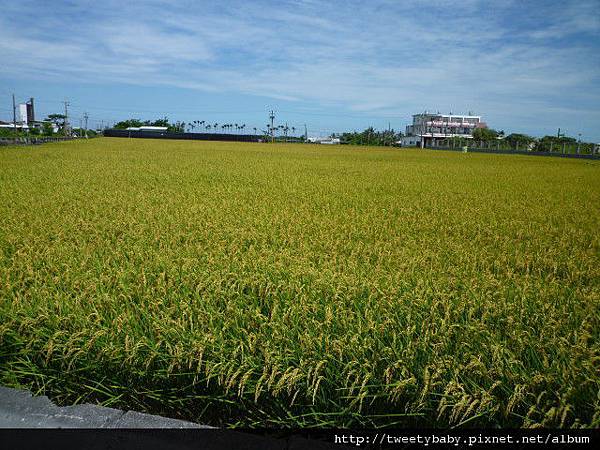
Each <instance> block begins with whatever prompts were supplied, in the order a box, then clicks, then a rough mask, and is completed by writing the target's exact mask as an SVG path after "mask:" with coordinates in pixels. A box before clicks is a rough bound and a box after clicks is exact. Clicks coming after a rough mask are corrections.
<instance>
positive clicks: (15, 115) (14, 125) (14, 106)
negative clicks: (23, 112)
mask: <svg viewBox="0 0 600 450" xmlns="http://www.w3.org/2000/svg"><path fill="white" fill-rule="evenodd" d="M12 98H13V130H14V131H15V137H16V136H17V105H16V104H15V94H13V95H12Z"/></svg>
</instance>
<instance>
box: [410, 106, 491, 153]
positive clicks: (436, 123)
mask: <svg viewBox="0 0 600 450" xmlns="http://www.w3.org/2000/svg"><path fill="white" fill-rule="evenodd" d="M475 128H487V125H486V124H485V122H482V121H481V116H472V115H457V114H439V113H438V114H430V113H427V112H424V113H422V114H415V115H413V123H412V125H408V126H407V127H406V135H405V136H402V138H401V140H400V143H401V144H402V146H403V147H412V146H420V147H425V146H428V145H430V144H432V143H433V142H434V141H436V140H439V139H448V138H453V137H462V138H468V139H470V138H472V137H473V130H475Z"/></svg>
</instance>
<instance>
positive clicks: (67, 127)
mask: <svg viewBox="0 0 600 450" xmlns="http://www.w3.org/2000/svg"><path fill="white" fill-rule="evenodd" d="M63 104H64V105H65V129H64V132H65V136H66V135H67V134H69V135H70V134H71V133H70V131H69V111H68V109H67V107H68V106H69V102H68V101H67V100H65V101H64V102H63Z"/></svg>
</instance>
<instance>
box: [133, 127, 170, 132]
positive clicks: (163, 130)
mask: <svg viewBox="0 0 600 450" xmlns="http://www.w3.org/2000/svg"><path fill="white" fill-rule="evenodd" d="M126 130H127V131H150V132H154V133H165V132H166V131H167V127H151V126H142V127H128V128H126Z"/></svg>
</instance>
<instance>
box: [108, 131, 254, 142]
mask: <svg viewBox="0 0 600 450" xmlns="http://www.w3.org/2000/svg"><path fill="white" fill-rule="evenodd" d="M103 134H104V136H106V137H126V138H143V139H186V140H198V141H235V142H260V141H261V140H262V139H263V137H262V136H258V135H255V134H225V133H223V134H221V133H171V132H167V131H165V132H156V131H130V130H117V129H114V128H113V129H110V130H104V133H103Z"/></svg>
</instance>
